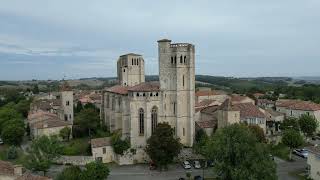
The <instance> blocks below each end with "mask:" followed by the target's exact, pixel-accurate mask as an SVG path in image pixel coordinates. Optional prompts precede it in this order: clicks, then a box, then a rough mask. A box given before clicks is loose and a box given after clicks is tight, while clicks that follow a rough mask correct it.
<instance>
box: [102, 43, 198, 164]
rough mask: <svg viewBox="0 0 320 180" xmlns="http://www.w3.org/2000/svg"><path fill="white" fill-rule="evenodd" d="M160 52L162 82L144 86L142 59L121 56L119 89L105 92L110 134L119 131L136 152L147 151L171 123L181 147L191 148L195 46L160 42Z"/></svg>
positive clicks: (105, 115)
mask: <svg viewBox="0 0 320 180" xmlns="http://www.w3.org/2000/svg"><path fill="white" fill-rule="evenodd" d="M158 51H159V80H160V82H144V80H145V78H144V60H143V58H142V56H141V55H137V54H132V53H131V54H126V55H123V56H120V58H119V60H118V63H117V65H118V79H119V85H116V86H113V87H111V88H107V89H106V90H105V91H104V92H103V95H102V108H101V118H102V120H103V122H104V123H105V124H106V125H107V126H108V127H109V128H110V131H111V132H112V131H116V130H117V131H120V132H121V133H122V137H123V138H128V139H129V140H130V144H131V146H132V147H133V148H136V149H140V148H143V147H145V145H146V140H147V139H148V138H149V137H150V136H151V134H152V131H153V130H154V128H155V127H156V125H157V123H160V122H167V123H169V124H170V125H171V127H172V128H174V130H175V135H176V136H177V137H179V138H180V139H181V143H182V144H184V145H185V146H192V144H193V136H194V114H195V112H194V107H195V100H194V99H195V94H194V90H195V56H194V54H195V48H194V45H192V44H186V43H183V44H182V43H178V44H171V41H170V40H166V39H164V40H160V41H158ZM135 59H136V61H137V62H135ZM138 154H140V153H138ZM142 156H143V155H141V157H142ZM137 159H139V158H137Z"/></svg>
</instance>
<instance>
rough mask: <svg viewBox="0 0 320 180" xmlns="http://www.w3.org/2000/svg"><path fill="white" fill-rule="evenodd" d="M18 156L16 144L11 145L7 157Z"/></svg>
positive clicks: (14, 157) (13, 157)
mask: <svg viewBox="0 0 320 180" xmlns="http://www.w3.org/2000/svg"><path fill="white" fill-rule="evenodd" d="M17 157H18V152H17V148H16V147H15V146H10V147H9V149H8V151H7V159H16V158H17Z"/></svg>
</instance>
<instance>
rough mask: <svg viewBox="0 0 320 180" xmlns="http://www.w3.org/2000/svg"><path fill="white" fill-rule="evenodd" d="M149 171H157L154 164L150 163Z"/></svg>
mask: <svg viewBox="0 0 320 180" xmlns="http://www.w3.org/2000/svg"><path fill="white" fill-rule="evenodd" d="M149 169H150V170H155V169H157V166H156V164H155V163H154V162H151V163H150V165H149Z"/></svg>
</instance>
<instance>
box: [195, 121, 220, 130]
mask: <svg viewBox="0 0 320 180" xmlns="http://www.w3.org/2000/svg"><path fill="white" fill-rule="evenodd" d="M196 124H197V125H198V126H199V127H200V128H214V127H215V126H216V125H217V121H215V120H208V121H196Z"/></svg>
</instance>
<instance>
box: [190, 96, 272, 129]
mask: <svg viewBox="0 0 320 180" xmlns="http://www.w3.org/2000/svg"><path fill="white" fill-rule="evenodd" d="M234 123H246V124H248V125H258V126H259V127H261V128H262V129H263V131H264V132H265V133H266V116H265V115H264V113H263V111H262V110H261V109H260V108H259V107H257V106H255V105H254V104H252V103H251V102H250V103H240V104H234V105H233V104H232V102H231V100H230V99H226V100H225V102H223V103H222V104H221V105H218V106H209V107H205V108H203V109H201V110H200V115H199V119H198V121H196V127H197V128H198V129H199V128H202V129H204V130H205V131H206V132H209V134H208V135H211V134H210V133H212V131H213V132H214V130H215V129H217V128H223V127H226V126H229V125H231V124H234Z"/></svg>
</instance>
